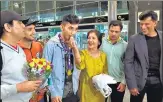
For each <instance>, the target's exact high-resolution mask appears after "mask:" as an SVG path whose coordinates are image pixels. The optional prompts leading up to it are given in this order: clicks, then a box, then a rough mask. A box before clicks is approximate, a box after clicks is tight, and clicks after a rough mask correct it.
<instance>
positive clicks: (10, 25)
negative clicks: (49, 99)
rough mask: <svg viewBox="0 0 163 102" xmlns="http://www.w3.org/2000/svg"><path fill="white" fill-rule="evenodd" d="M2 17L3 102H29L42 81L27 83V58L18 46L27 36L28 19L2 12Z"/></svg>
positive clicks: (0, 35)
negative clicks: (25, 67) (25, 65)
mask: <svg viewBox="0 0 163 102" xmlns="http://www.w3.org/2000/svg"><path fill="white" fill-rule="evenodd" d="M0 16H1V17H0V18H1V19H0V20H1V21H0V38H1V39H0V43H1V46H2V47H3V49H2V50H1V54H2V61H3V66H2V70H1V99H2V102H29V99H30V98H31V95H32V94H31V92H32V91H34V90H36V89H37V88H38V87H39V86H40V83H41V81H27V78H26V77H25V76H24V74H25V72H23V68H24V64H25V63H26V56H25V54H24V52H23V50H22V49H21V48H20V47H19V46H18V45H17V42H18V41H20V40H21V39H22V38H23V37H24V36H25V34H24V28H25V25H24V24H25V23H26V22H27V21H28V19H25V18H23V17H22V16H21V15H19V14H17V13H16V12H13V11H1V14H0Z"/></svg>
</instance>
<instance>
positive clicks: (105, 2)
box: [100, 1, 108, 15]
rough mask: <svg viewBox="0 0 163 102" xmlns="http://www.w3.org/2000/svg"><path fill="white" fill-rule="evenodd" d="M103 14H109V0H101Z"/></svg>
mask: <svg viewBox="0 0 163 102" xmlns="http://www.w3.org/2000/svg"><path fill="white" fill-rule="evenodd" d="M100 3H101V15H108V1H101V2H100Z"/></svg>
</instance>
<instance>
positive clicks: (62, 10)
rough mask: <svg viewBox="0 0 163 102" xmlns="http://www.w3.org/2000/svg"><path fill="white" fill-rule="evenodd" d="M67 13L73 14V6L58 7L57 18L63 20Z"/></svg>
mask: <svg viewBox="0 0 163 102" xmlns="http://www.w3.org/2000/svg"><path fill="white" fill-rule="evenodd" d="M67 14H73V6H69V7H64V8H57V10H56V20H57V21H61V20H62V17H63V16H65V15H67Z"/></svg>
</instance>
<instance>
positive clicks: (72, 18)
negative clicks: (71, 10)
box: [62, 14, 80, 24]
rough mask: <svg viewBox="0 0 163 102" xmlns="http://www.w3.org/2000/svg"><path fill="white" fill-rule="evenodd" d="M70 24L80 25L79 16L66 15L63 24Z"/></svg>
mask: <svg viewBox="0 0 163 102" xmlns="http://www.w3.org/2000/svg"><path fill="white" fill-rule="evenodd" d="M65 22H69V23H70V24H79V22H80V20H79V18H78V16H76V15H73V14H68V15H65V16H64V17H63V19H62V23H65Z"/></svg>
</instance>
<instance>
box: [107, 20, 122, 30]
mask: <svg viewBox="0 0 163 102" xmlns="http://www.w3.org/2000/svg"><path fill="white" fill-rule="evenodd" d="M111 26H119V27H120V29H121V31H122V29H123V25H122V22H121V21H119V20H112V21H111V22H110V23H109V28H110V27H111Z"/></svg>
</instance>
